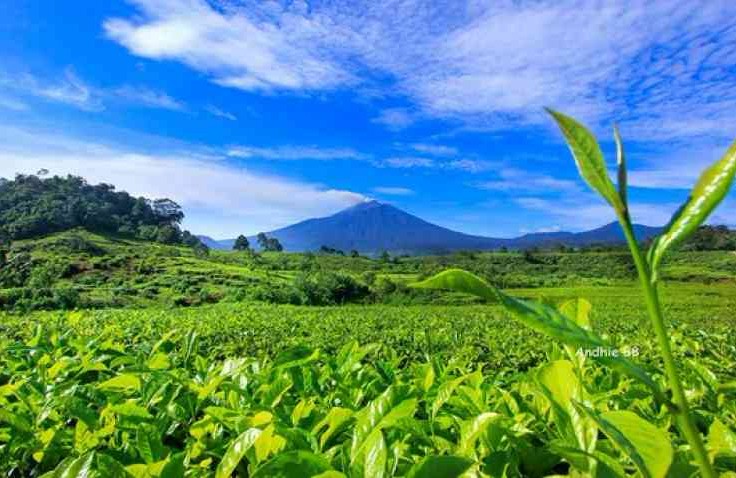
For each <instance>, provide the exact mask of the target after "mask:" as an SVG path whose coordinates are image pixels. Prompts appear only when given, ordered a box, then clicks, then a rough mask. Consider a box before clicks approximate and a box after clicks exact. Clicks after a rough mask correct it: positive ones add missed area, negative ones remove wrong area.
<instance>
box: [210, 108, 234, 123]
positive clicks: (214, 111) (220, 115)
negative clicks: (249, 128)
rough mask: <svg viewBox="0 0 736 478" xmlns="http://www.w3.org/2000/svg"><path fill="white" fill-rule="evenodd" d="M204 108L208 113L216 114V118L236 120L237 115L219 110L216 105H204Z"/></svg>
mask: <svg viewBox="0 0 736 478" xmlns="http://www.w3.org/2000/svg"><path fill="white" fill-rule="evenodd" d="M204 110H205V111H206V112H208V113H209V114H211V115H212V116H217V117H218V118H224V119H226V120H230V121H237V120H238V117H237V116H235V115H234V114H232V113H228V112H227V111H225V110H221V109H220V108H218V107H217V106H213V105H206V106H205V107H204Z"/></svg>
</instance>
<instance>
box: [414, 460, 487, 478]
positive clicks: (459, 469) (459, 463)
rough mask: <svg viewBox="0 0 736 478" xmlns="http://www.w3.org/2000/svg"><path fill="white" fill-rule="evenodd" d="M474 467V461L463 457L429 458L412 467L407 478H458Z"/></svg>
mask: <svg viewBox="0 0 736 478" xmlns="http://www.w3.org/2000/svg"><path fill="white" fill-rule="evenodd" d="M471 466H473V461H472V460H469V459H467V458H464V457H461V456H452V455H445V456H429V457H427V458H425V459H423V460H422V461H420V462H419V463H417V464H416V465H414V466H412V467H411V469H410V470H409V473H407V475H406V477H407V478H457V477H459V476H460V475H462V474H463V473H465V472H466V471H467V470H468V468H470V467H471Z"/></svg>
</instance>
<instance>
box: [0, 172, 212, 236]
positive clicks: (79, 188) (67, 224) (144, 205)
mask: <svg viewBox="0 0 736 478" xmlns="http://www.w3.org/2000/svg"><path fill="white" fill-rule="evenodd" d="M183 218H184V213H183V212H182V211H181V208H180V207H179V205H178V204H176V203H175V202H173V201H171V200H169V199H156V200H153V201H151V200H148V199H145V198H134V197H132V196H130V195H129V194H128V193H126V192H117V191H115V188H114V186H111V185H109V184H98V185H95V186H93V185H90V184H87V182H86V181H85V180H84V179H82V178H80V177H77V176H67V177H65V178H63V177H59V176H54V177H51V178H46V179H44V178H40V177H38V176H33V175H27V176H25V175H18V176H16V177H15V179H14V180H12V181H5V182H4V183H3V187H2V188H0V236H3V237H7V238H8V239H10V240H17V239H27V238H32V237H39V236H44V235H47V234H51V233H54V232H59V231H66V230H69V229H74V228H80V227H81V228H85V229H87V230H89V231H96V232H104V233H112V234H120V235H123V236H128V237H138V238H141V239H144V240H149V241H157V242H160V243H163V244H182V243H188V242H192V237H193V236H191V234H183V233H182V231H181V230H180V229H179V224H180V223H181V221H182V219H183ZM197 242H198V241H197Z"/></svg>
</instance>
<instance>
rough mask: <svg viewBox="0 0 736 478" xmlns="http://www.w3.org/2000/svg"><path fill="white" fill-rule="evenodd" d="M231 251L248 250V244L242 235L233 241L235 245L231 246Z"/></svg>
mask: <svg viewBox="0 0 736 478" xmlns="http://www.w3.org/2000/svg"><path fill="white" fill-rule="evenodd" d="M233 249H234V250H236V251H247V250H248V249H250V243H249V242H248V238H247V237H245V236H244V235H242V234H241V235H239V236H238V238H237V239H235V244H233Z"/></svg>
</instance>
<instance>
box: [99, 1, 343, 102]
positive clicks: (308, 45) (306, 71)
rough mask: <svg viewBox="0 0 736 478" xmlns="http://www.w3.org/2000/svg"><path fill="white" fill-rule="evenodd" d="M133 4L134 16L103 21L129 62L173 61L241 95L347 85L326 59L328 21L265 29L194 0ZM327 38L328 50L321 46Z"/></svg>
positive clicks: (335, 30) (295, 18)
mask: <svg viewBox="0 0 736 478" xmlns="http://www.w3.org/2000/svg"><path fill="white" fill-rule="evenodd" d="M135 3H136V4H137V5H138V7H139V9H140V12H141V15H140V16H138V17H137V18H135V19H122V18H114V19H108V20H106V21H105V23H104V29H105V32H106V34H107V35H108V36H109V37H110V38H112V39H113V40H115V41H117V42H119V43H120V44H122V45H124V46H125V47H126V48H128V49H129V50H130V51H131V52H132V53H134V54H136V55H139V56H142V57H147V58H153V59H175V60H178V61H181V62H183V63H185V64H187V65H189V66H190V67H192V68H195V69H197V70H199V71H204V72H207V73H209V74H210V75H212V77H213V79H214V81H216V82H217V83H219V84H221V85H224V86H231V87H234V88H240V89H244V90H270V89H293V90H301V89H304V90H317V89H324V88H329V87H334V86H337V85H343V84H348V83H351V82H352V81H353V75H352V74H350V73H349V72H348V71H347V70H345V69H344V68H343V67H342V66H340V65H339V63H338V62H336V61H334V60H332V59H331V58H330V57H331V54H332V53H333V52H334V51H335V50H336V49H338V48H339V43H338V42H339V39H338V36H339V25H336V24H334V22H332V21H330V19H329V18H327V17H322V16H320V15H314V16H311V17H307V16H303V15H292V14H285V15H282V16H280V17H279V18H278V22H276V21H271V22H268V21H263V19H259V18H255V17H256V16H257V15H258V14H259V13H263V12H262V11H259V12H251V15H250V16H249V15H247V14H246V11H247V10H246V9H245V8H244V9H243V10H242V11H240V12H238V13H230V14H228V13H224V12H222V11H219V10H217V9H215V8H213V7H212V6H210V5H209V4H208V3H207V2H205V1H200V0H187V1H184V2H174V1H158V0H155V1H149V0H137V1H135ZM262 7H265V8H268V6H262ZM254 10H255V8H254ZM320 38H321V39H322V40H321V41H314V40H319V39H320ZM327 38H329V40H330V41H334V42H335V43H334V44H332V45H327V44H326V40H327ZM326 48H329V50H325V49H326Z"/></svg>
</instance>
